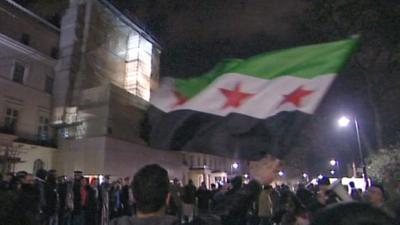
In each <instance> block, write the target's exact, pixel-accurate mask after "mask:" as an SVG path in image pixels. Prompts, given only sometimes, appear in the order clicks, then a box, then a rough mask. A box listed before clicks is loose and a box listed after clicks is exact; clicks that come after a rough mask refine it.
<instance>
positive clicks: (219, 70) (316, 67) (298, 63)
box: [176, 38, 358, 97]
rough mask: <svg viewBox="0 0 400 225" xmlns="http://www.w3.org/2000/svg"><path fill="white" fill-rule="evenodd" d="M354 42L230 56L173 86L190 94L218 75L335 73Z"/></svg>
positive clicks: (199, 89)
mask: <svg viewBox="0 0 400 225" xmlns="http://www.w3.org/2000/svg"><path fill="white" fill-rule="evenodd" d="M357 45H358V38H351V39H346V40H341V41H336V42H329V43H323V44H315V45H308V46H301V47H297V48H291V49H285V50H278V51H273V52H267V53H263V54H259V55H256V56H253V57H250V58H248V59H245V60H242V59H230V60H224V61H223V62H221V63H219V64H217V65H216V66H215V67H214V68H213V69H212V70H211V71H209V72H207V73H205V74H203V75H201V76H199V77H195V78H191V79H177V80H176V87H177V89H178V90H179V91H180V92H181V93H182V94H183V95H185V96H186V97H192V96H194V95H196V94H197V93H199V92H200V91H201V90H202V89H203V88H205V87H206V86H208V85H209V84H210V83H211V82H213V81H214V80H215V79H217V78H218V77H219V76H221V75H223V74H226V73H240V74H244V75H249V76H254V77H259V78H263V79H274V78H276V77H279V76H283V75H292V76H297V77H301V78H309V79H311V78H313V77H316V76H318V75H323V74H332V73H337V72H338V71H339V70H340V69H341V68H342V67H343V65H344V64H345V63H346V61H347V59H348V58H349V56H350V54H351V53H352V52H353V50H354V49H355V48H356V47H357Z"/></svg>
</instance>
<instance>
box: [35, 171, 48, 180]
mask: <svg viewBox="0 0 400 225" xmlns="http://www.w3.org/2000/svg"><path fill="white" fill-rule="evenodd" d="M47 175H48V172H47V171H46V170H45V169H38V171H36V177H38V178H40V179H41V180H42V181H44V180H46V178H47Z"/></svg>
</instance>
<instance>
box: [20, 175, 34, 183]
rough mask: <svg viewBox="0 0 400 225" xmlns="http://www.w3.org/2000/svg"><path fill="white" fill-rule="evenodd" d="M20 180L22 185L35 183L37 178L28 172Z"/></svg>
mask: <svg viewBox="0 0 400 225" xmlns="http://www.w3.org/2000/svg"><path fill="white" fill-rule="evenodd" d="M20 181H21V184H22V185H24V184H25V185H26V184H27V185H33V184H34V182H35V179H34V177H33V175H32V174H31V173H28V174H26V175H25V176H24V177H22V178H21V179H20Z"/></svg>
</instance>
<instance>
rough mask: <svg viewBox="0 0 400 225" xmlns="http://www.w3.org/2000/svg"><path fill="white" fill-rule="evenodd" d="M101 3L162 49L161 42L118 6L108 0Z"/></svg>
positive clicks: (102, 0) (101, 0)
mask: <svg viewBox="0 0 400 225" xmlns="http://www.w3.org/2000/svg"><path fill="white" fill-rule="evenodd" d="M99 2H100V3H102V4H103V5H105V6H106V7H107V8H108V9H109V10H110V11H111V12H112V13H114V14H116V15H117V16H118V17H119V18H120V19H121V20H122V21H123V22H124V23H126V24H128V25H129V26H130V27H131V28H132V29H134V30H135V31H137V32H138V33H139V34H140V35H142V36H143V37H144V38H145V39H146V40H148V41H149V42H151V43H152V44H154V45H156V47H157V48H158V49H161V46H160V44H159V43H158V42H157V41H156V40H155V38H154V37H152V36H151V35H150V34H148V33H146V31H145V29H143V28H142V27H140V26H139V25H138V24H136V23H135V22H134V21H132V19H130V18H128V17H127V16H126V15H124V14H123V13H122V12H121V11H120V10H119V9H118V8H117V7H115V6H114V5H113V4H112V3H110V2H109V1H108V0H99Z"/></svg>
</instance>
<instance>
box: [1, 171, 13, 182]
mask: <svg viewBox="0 0 400 225" xmlns="http://www.w3.org/2000/svg"><path fill="white" fill-rule="evenodd" d="M13 178H14V174H13V173H7V174H6V175H5V176H4V177H3V181H5V182H7V183H10V182H11V180H12V179H13Z"/></svg>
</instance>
